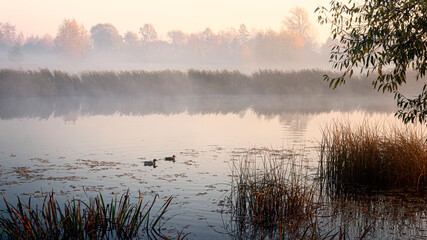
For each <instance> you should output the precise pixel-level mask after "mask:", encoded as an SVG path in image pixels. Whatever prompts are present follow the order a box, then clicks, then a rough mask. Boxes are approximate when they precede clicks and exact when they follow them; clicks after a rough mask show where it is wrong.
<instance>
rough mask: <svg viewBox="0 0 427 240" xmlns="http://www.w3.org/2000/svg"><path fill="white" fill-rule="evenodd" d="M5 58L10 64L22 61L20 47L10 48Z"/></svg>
mask: <svg viewBox="0 0 427 240" xmlns="http://www.w3.org/2000/svg"><path fill="white" fill-rule="evenodd" d="M7 57H8V58H9V61H12V62H20V61H22V60H23V59H24V54H22V51H21V45H19V44H16V45H15V46H13V47H11V48H10V49H9V51H8V53H7Z"/></svg>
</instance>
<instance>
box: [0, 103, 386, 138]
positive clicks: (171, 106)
mask: <svg viewBox="0 0 427 240" xmlns="http://www.w3.org/2000/svg"><path fill="white" fill-rule="evenodd" d="M363 98H364V99H366V98H365V97H363ZM291 101H293V102H292V104H291V106H289V105H287V104H288V103H289V102H291ZM333 101H334V100H333V99H332V100H331V101H330V102H329V103H327V102H320V105H316V104H317V103H318V102H319V101H318V99H312V100H308V101H307V100H303V99H300V100H295V99H293V98H292V97H289V98H282V99H278V98H277V97H271V96H264V97H261V96H225V95H222V96H219V95H213V96H192V97H189V96H175V97H164V96H147V97H125V96H122V97H119V96H116V97H45V98H34V97H33V98H22V99H20V100H17V99H16V98H10V99H9V98H4V99H2V98H0V119H14V118H33V117H36V118H49V117H50V116H52V115H53V114H54V116H56V117H63V118H68V117H69V116H70V114H72V115H73V116H75V115H90V116H91V115H112V114H115V113H120V114H123V115H140V116H144V115H150V114H166V115H169V114H179V113H183V112H187V113H188V114H229V113H233V114H240V113H242V112H245V111H247V110H249V109H251V110H252V111H254V113H255V114H256V115H257V116H259V117H263V118H274V117H279V118H280V119H281V121H284V122H285V123H284V124H285V126H287V127H289V128H290V129H291V131H295V132H298V131H300V132H301V131H303V130H304V129H305V128H306V124H307V122H306V121H308V120H307V119H304V118H307V115H309V114H314V113H321V112H325V111H330V109H331V108H332V107H333ZM367 101H368V103H369V102H375V101H372V100H371V101H370V100H369V99H368V100H367ZM351 103H352V102H350V103H349V104H348V105H347V106H341V107H340V108H334V109H336V110H340V111H354V110H356V109H360V107H359V106H354V105H353V104H351ZM296 106H299V107H296ZM364 109H368V110H372V111H380V112H382V111H385V109H384V105H380V106H377V107H375V106H369V105H366V106H365V108H364ZM389 111H393V108H392V107H391V108H390V109H389ZM285 116H286V117H285ZM287 117H289V118H290V120H286V118H287Z"/></svg>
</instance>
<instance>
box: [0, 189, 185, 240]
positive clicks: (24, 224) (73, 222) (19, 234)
mask: <svg viewBox="0 0 427 240" xmlns="http://www.w3.org/2000/svg"><path fill="white" fill-rule="evenodd" d="M157 198H158V196H157V195H156V196H155V197H154V199H153V200H152V201H151V203H150V202H147V203H143V195H142V194H139V196H138V201H137V202H136V203H131V201H130V194H129V192H128V191H127V192H126V193H124V194H123V195H121V197H118V196H117V195H116V196H115V197H114V198H112V199H111V201H110V202H109V203H108V202H106V201H104V197H103V196H102V194H101V193H99V194H98V195H97V196H96V197H95V198H91V199H89V201H83V200H80V199H72V200H70V201H67V202H65V203H64V205H63V206H61V205H60V203H59V202H58V201H57V200H56V199H55V196H54V193H53V192H52V193H50V194H48V195H46V196H45V197H44V199H43V202H42V204H41V206H38V205H36V206H34V205H32V202H31V198H29V200H28V202H24V201H22V200H21V199H20V198H19V197H18V200H17V204H16V206H13V205H12V204H11V203H9V202H8V201H7V200H6V198H5V197H4V196H3V200H4V203H5V210H3V211H2V214H1V216H0V230H1V235H0V236H1V237H2V239H3V237H5V238H6V239H112V238H114V239H133V238H141V237H142V236H144V238H148V239H152V238H154V239H168V237H167V236H165V235H164V234H162V233H161V231H160V227H161V225H162V224H161V223H160V220H161V219H162V217H163V215H164V214H165V213H166V211H167V208H168V206H169V204H170V203H171V201H172V197H169V198H168V199H167V200H166V201H165V202H164V204H163V205H162V206H161V207H160V208H159V210H158V211H157V213H155V214H152V212H153V211H154V208H153V206H154V204H155V202H156V199H157ZM185 237H186V236H185V235H183V234H182V233H179V234H178V237H177V238H178V239H180V238H185Z"/></svg>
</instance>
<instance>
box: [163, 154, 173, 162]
mask: <svg viewBox="0 0 427 240" xmlns="http://www.w3.org/2000/svg"><path fill="white" fill-rule="evenodd" d="M175 158H176V156H175V155H172V157H165V161H174V162H175Z"/></svg>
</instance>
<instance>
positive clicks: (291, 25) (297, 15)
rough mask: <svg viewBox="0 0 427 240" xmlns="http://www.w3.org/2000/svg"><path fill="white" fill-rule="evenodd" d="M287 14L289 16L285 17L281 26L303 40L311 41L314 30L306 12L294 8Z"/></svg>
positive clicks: (303, 9) (299, 8)
mask: <svg viewBox="0 0 427 240" xmlns="http://www.w3.org/2000/svg"><path fill="white" fill-rule="evenodd" d="M289 13H290V16H287V17H286V18H285V20H283V22H282V24H283V26H284V27H285V28H286V29H287V30H288V31H290V32H292V33H296V34H300V35H301V36H302V37H303V38H304V39H305V40H312V38H313V31H314V29H313V26H312V24H311V22H310V19H309V17H308V13H307V10H306V9H305V8H301V7H294V8H292V9H291V10H290V11H289Z"/></svg>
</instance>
